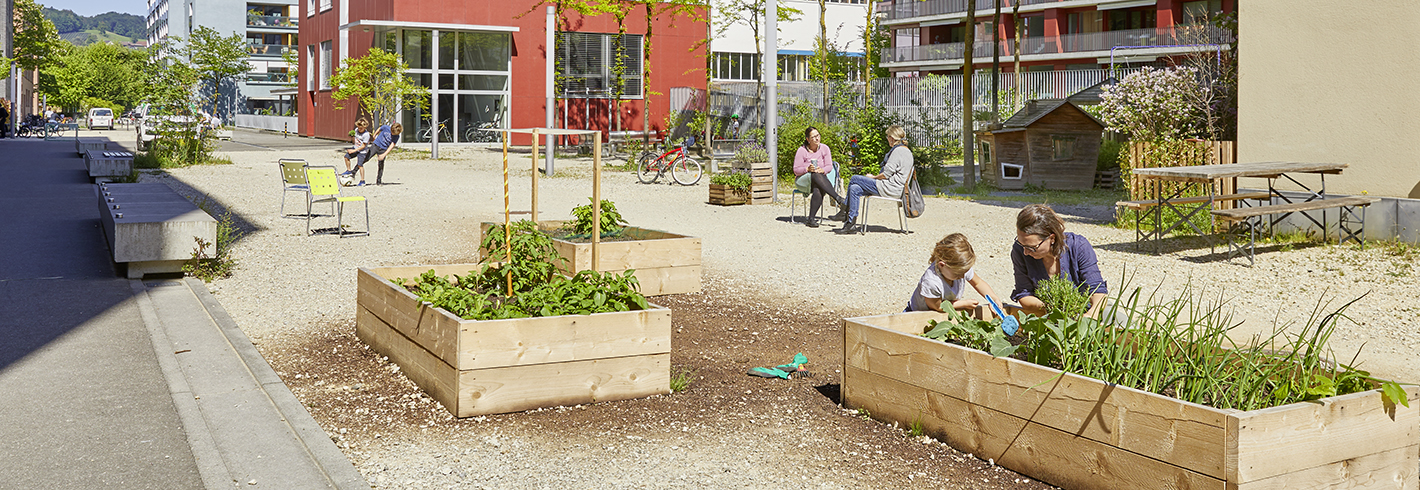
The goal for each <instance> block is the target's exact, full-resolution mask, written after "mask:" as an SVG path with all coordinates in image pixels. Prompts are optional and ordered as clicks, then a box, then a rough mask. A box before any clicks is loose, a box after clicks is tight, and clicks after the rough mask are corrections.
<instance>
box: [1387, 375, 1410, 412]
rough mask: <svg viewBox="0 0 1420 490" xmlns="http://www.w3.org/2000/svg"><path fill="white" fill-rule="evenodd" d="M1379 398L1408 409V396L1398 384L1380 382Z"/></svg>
mask: <svg viewBox="0 0 1420 490" xmlns="http://www.w3.org/2000/svg"><path fill="white" fill-rule="evenodd" d="M1381 396H1382V397H1384V399H1385V400H1387V401H1389V402H1390V403H1391V404H1394V405H1401V406H1404V407H1405V408H1410V395H1409V394H1407V393H1406V392H1405V388H1404V387H1402V386H1400V383H1396V382H1394V381H1385V382H1382V383H1381Z"/></svg>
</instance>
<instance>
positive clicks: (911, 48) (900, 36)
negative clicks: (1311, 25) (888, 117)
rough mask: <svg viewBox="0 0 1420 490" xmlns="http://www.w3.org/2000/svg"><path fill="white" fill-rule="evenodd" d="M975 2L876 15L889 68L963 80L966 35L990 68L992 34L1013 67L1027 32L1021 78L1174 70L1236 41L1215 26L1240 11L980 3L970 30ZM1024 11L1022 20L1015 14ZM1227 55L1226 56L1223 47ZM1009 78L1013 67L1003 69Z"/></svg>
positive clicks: (1194, 3)
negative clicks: (1192, 56) (887, 39)
mask: <svg viewBox="0 0 1420 490" xmlns="http://www.w3.org/2000/svg"><path fill="white" fill-rule="evenodd" d="M968 1H971V0H886V1H882V2H878V4H877V11H878V13H879V15H880V16H881V17H880V19H881V20H880V22H881V24H882V25H883V27H884V28H886V29H888V30H889V31H890V32H891V36H892V48H891V49H889V50H888V51H887V52H886V53H884V54H883V59H882V66H883V67H884V68H887V69H888V70H889V71H891V72H893V73H895V74H897V75H898V76H914V75H926V74H949V73H961V67H962V64H963V63H964V61H965V47H966V46H965V40H966V33H967V29H968V28H970V29H972V33H973V35H974V37H975V42H974V43H973V45H972V59H973V63H975V64H976V66H978V67H979V66H981V64H983V63H990V62H991V58H992V50H991V48H992V46H991V44H992V32H993V31H995V32H997V33H998V35H999V39H1000V40H1001V41H1000V44H999V46H998V48H997V49H998V50H999V53H1000V56H1001V59H1002V60H1003V62H1005V61H1012V62H1013V61H1014V55H1015V51H1013V44H1014V42H1013V38H1014V36H1015V29H1016V25H1017V23H1019V24H1020V25H1021V43H1020V58H1021V70H1022V71H1050V70H1078V69H1092V68H1108V67H1110V65H1111V63H1114V64H1120V63H1125V64H1130V65H1134V66H1138V65H1140V64H1155V63H1167V62H1168V60H1169V59H1170V58H1173V57H1177V56H1180V55H1186V54H1187V53H1191V52H1196V51H1212V50H1216V49H1219V46H1218V45H1220V44H1226V43H1228V42H1230V41H1232V37H1231V34H1229V33H1228V32H1226V31H1224V30H1222V29H1218V28H1215V27H1213V26H1212V24H1211V21H1210V19H1211V18H1213V17H1215V16H1217V15H1220V14H1224V13H1231V12H1234V11H1235V10H1236V4H1237V0H1186V1H1185V0H1000V4H1001V21H1000V23H999V24H995V23H994V22H993V21H994V17H995V13H996V0H975V7H976V12H975V13H976V19H975V20H976V22H975V25H971V26H968V25H966V24H967V22H966V19H967V2H968ZM1017 3H1019V11H1018V14H1017V15H1012V10H1013V9H1014V8H1016V4H1017ZM1222 49H1226V46H1224V47H1223V48H1222ZM1002 69H1003V71H1011V70H1012V69H1014V68H1013V67H1011V66H1008V65H1006V64H1005V63H1003V66H1002Z"/></svg>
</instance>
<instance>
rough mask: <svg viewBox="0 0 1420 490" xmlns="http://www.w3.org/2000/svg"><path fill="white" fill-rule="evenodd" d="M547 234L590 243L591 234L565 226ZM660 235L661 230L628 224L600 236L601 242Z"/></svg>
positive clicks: (661, 235) (661, 234) (561, 238)
mask: <svg viewBox="0 0 1420 490" xmlns="http://www.w3.org/2000/svg"><path fill="white" fill-rule="evenodd" d="M547 234H548V236H551V237H552V238H555V239H557V240H562V241H564V242H572V243H592V236H591V235H579V234H576V233H572V231H571V230H570V229H567V228H558V229H556V230H552V231H549V232H547ZM662 237H663V233H661V232H659V231H655V230H647V229H642V228H636V227H631V226H628V227H625V228H622V229H621V231H619V232H616V233H612V234H603V235H602V236H601V241H603V242H634V241H637V240H656V239H660V238H662Z"/></svg>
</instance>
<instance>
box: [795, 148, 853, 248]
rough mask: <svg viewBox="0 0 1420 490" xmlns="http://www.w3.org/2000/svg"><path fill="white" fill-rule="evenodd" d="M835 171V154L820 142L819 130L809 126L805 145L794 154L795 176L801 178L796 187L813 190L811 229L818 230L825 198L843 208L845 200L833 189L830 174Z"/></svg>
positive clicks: (810, 214) (810, 212) (807, 223)
mask: <svg viewBox="0 0 1420 490" xmlns="http://www.w3.org/2000/svg"><path fill="white" fill-rule="evenodd" d="M832 170H833V153H832V152H830V151H829V150H828V145H825V144H822V143H820V142H819V134H818V128H815V127H813V126H809V127H808V129H805V130H804V144H803V145H802V146H799V150H798V151H797V152H795V153H794V175H797V176H798V177H799V179H798V181H797V182H796V185H797V186H798V187H799V188H800V189H803V188H809V189H811V192H812V194H811V196H812V197H810V198H809V214H808V220H807V221H805V222H804V224H806V225H808V227H809V228H818V209H819V207H820V206H822V205H823V196H824V194H828V197H831V198H833V203H834V204H837V205H838V207H840V208H841V207H843V198H842V197H839V195H838V191H836V190H834V189H833V183H832V182H830V181H829V179H828V173H829V172H830V171H832Z"/></svg>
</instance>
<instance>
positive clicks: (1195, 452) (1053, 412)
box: [843, 312, 1420, 490]
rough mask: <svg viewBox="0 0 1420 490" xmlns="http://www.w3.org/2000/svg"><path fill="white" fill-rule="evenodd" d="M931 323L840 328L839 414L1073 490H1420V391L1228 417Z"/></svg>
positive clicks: (916, 320) (901, 319)
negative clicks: (1389, 399) (866, 416)
mask: <svg viewBox="0 0 1420 490" xmlns="http://www.w3.org/2000/svg"><path fill="white" fill-rule="evenodd" d="M942 318H945V316H944V315H941V314H939V313H935V312H916V313H898V314H892V315H882V316H871V317H862V318H850V319H845V320H844V321H843V333H844V355H843V364H844V379H843V405H844V406H846V407H850V408H863V409H866V410H868V412H869V413H871V414H872V416H873V417H874V418H877V419H879V420H884V421H894V422H897V423H899V424H903V425H910V424H914V423H919V424H921V425H922V427H923V428H924V430H925V432H926V433H928V434H930V435H933V436H935V437H937V438H938V439H940V440H942V441H944V442H946V443H948V444H950V445H952V446H953V447H956V448H957V449H960V450H962V451H967V452H970V453H972V454H975V455H976V456H977V457H979V458H982V459H987V458H989V459H992V460H994V461H995V462H996V464H999V465H1001V466H1004V467H1007V468H1010V469H1012V470H1015V471H1018V472H1021V473H1024V474H1026V475H1030V476H1031V477H1034V478H1037V479H1039V480H1041V481H1045V482H1047V483H1051V484H1053V485H1058V486H1061V487H1065V488H1117V489H1137V488H1167V489H1199V488H1209V489H1219V490H1223V489H1229V490H1238V489H1241V490H1251V489H1260V488H1267V489H1273V488H1275V489H1311V488H1343V487H1344V488H1392V489H1394V488H1400V489H1409V490H1414V489H1416V488H1417V487H1420V480H1417V471H1420V470H1417V466H1420V388H1417V387H1415V386H1407V387H1406V390H1407V393H1409V396H1410V407H1409V408H1406V407H1404V406H1399V405H1396V406H1387V405H1385V404H1384V403H1383V401H1382V398H1381V394H1380V391H1379V390H1372V391H1367V392H1362V393H1353V394H1350V395H1344V396H1338V397H1332V398H1326V399H1322V400H1318V401H1316V402H1311V403H1295V404H1291V405H1285V406H1280V407H1273V408H1267V409H1262V410H1253V411H1247V412H1244V411H1239V410H1220V409H1215V408H1211V407H1206V406H1203V405H1198V404H1194V403H1188V402H1184V401H1181V400H1178V399H1174V398H1169V397H1165V396H1161V395H1156V394H1153V393H1147V392H1143V391H1139V390H1135V389H1132V388H1126V387H1122V386H1117V385H1112V384H1109V383H1104V382H1101V381H1099V380H1095V379H1092V378H1085V377H1081V376H1076V375H1073V374H1068V373H1066V374H1062V373H1061V372H1060V371H1058V370H1055V369H1050V368H1047V367H1043V366H1038V365H1035V364H1031V363H1028V362H1023V361H1018V360H1015V359H1009V358H993V357H991V355H990V354H987V353H985V352H980V351H977V350H974V349H967V348H964V347H961V346H957V345H952V344H946V343H943V342H939V341H936V340H930V339H927V338H924V337H920V336H919V335H917V334H918V333H920V332H921V331H922V329H923V327H924V326H926V324H927V320H929V319H938V320H940V319H942Z"/></svg>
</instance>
